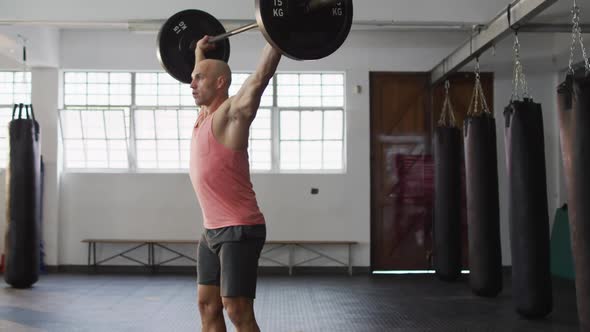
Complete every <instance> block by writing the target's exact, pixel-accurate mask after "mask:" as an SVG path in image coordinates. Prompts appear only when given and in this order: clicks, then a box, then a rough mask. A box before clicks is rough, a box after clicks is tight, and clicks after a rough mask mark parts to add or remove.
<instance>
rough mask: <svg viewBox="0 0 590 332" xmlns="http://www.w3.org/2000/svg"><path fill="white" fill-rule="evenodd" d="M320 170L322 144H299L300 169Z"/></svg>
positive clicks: (318, 142)
mask: <svg viewBox="0 0 590 332" xmlns="http://www.w3.org/2000/svg"><path fill="white" fill-rule="evenodd" d="M321 168H322V142H321V141H311V142H301V169H321Z"/></svg>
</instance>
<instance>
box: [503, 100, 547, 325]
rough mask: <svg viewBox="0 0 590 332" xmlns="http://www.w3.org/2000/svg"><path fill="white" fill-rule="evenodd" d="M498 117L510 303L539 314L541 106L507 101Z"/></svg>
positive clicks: (543, 222) (542, 276) (542, 295)
mask: <svg viewBox="0 0 590 332" xmlns="http://www.w3.org/2000/svg"><path fill="white" fill-rule="evenodd" d="M504 118H505V132H504V133H505V135H504V138H505V142H506V166H507V170H508V216H509V223H510V243H511V253H512V294H513V301H514V303H515V306H516V311H517V312H518V313H519V314H521V315H522V316H524V317H526V318H541V317H545V316H546V315H548V314H549V313H550V312H551V310H552V307H553V296H552V287H551V271H550V259H549V254H550V253H549V215H548V206H547V174H546V170H545V144H544V137H543V113H542V110H541V104H538V103H535V102H533V100H532V99H530V98H524V99H523V100H522V101H518V100H514V101H511V102H510V104H509V105H508V106H507V107H506V108H505V111H504Z"/></svg>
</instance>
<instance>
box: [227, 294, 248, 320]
mask: <svg viewBox="0 0 590 332" xmlns="http://www.w3.org/2000/svg"><path fill="white" fill-rule="evenodd" d="M223 307H224V308H225V310H226V311H227V315H228V316H229V319H230V320H231V321H232V323H234V324H235V325H241V324H246V323H250V322H252V321H254V305H253V301H252V299H249V298H243V297H236V298H227V297H224V298H223Z"/></svg>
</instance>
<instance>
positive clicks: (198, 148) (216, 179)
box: [189, 114, 264, 229]
mask: <svg viewBox="0 0 590 332" xmlns="http://www.w3.org/2000/svg"><path fill="white" fill-rule="evenodd" d="M200 115H202V114H200ZM211 119H213V115H212V114H211V115H209V116H207V117H206V118H205V120H204V121H203V120H202V121H200V122H201V123H200V124H199V125H198V126H197V125H196V124H195V127H194V128H193V136H192V140H191V151H190V153H191V154H190V171H189V174H190V178H191V182H192V184H193V188H194V190H195V193H196V194H197V198H198V200H199V203H200V205H201V210H202V211H203V220H204V226H205V228H206V229H216V228H221V227H228V226H247V225H259V224H264V216H263V215H262V213H261V212H260V209H259V208H258V203H257V202H256V194H255V193H254V190H253V189H252V182H251V181H250V165H249V163H248V151H247V150H232V149H229V148H227V147H226V146H224V145H223V144H221V143H220V142H218V141H217V139H216V138H215V136H213V131H212V127H211V122H212V121H211ZM197 123H199V121H198V120H197Z"/></svg>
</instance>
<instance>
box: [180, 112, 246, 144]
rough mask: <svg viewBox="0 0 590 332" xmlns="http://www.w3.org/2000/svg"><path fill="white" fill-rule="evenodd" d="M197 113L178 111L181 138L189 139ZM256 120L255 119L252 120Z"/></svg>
mask: <svg viewBox="0 0 590 332" xmlns="http://www.w3.org/2000/svg"><path fill="white" fill-rule="evenodd" d="M197 116H198V113H197V111H196V110H194V111H178V123H179V126H180V128H178V130H179V134H180V138H181V139H191V137H192V136H193V128H194V126H195V123H196V121H197ZM254 121H256V120H254Z"/></svg>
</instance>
